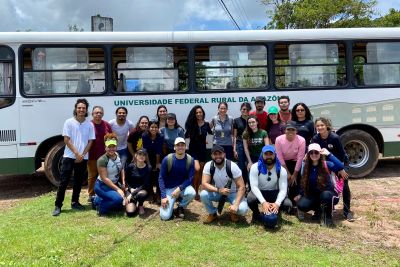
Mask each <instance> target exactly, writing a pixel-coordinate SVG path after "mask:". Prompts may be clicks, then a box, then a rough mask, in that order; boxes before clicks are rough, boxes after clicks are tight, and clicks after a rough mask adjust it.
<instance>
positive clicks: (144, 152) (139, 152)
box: [136, 148, 147, 155]
mask: <svg viewBox="0 0 400 267" xmlns="http://www.w3.org/2000/svg"><path fill="white" fill-rule="evenodd" d="M136 153H138V154H144V155H147V150H146V149H145V148H141V149H139V150H138V151H136Z"/></svg>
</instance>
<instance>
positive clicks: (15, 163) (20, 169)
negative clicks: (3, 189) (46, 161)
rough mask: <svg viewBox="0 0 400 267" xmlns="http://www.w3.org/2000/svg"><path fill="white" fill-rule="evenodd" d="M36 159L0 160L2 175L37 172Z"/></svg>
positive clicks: (0, 172)
mask: <svg viewBox="0 0 400 267" xmlns="http://www.w3.org/2000/svg"><path fill="white" fill-rule="evenodd" d="M34 166H35V158H19V159H0V174H23V173H33V172H35V167H34Z"/></svg>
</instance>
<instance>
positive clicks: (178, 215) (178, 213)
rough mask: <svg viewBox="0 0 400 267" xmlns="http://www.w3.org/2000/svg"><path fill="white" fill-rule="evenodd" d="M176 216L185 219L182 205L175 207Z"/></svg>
mask: <svg viewBox="0 0 400 267" xmlns="http://www.w3.org/2000/svg"><path fill="white" fill-rule="evenodd" d="M176 216H177V217H178V218H181V219H185V210H184V209H183V207H181V206H179V207H178V208H177V209H176Z"/></svg>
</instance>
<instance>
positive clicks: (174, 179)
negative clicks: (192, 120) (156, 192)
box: [158, 137, 196, 221]
mask: <svg viewBox="0 0 400 267" xmlns="http://www.w3.org/2000/svg"><path fill="white" fill-rule="evenodd" d="M174 150H175V153H171V154H169V155H167V156H166V157H165V158H164V159H163V161H162V163H161V169H160V176H159V178H158V183H159V185H160V191H161V207H160V217H161V220H164V221H165V220H169V219H171V217H172V212H173V208H174V203H175V201H176V200H177V199H178V198H179V197H181V198H182V199H181V201H180V202H179V204H178V208H177V209H176V215H177V216H178V217H179V218H182V219H184V218H185V213H184V209H185V208H186V207H187V205H189V203H190V202H191V201H192V200H193V198H194V197H195V195H196V192H195V191H194V188H193V187H192V186H191V184H192V181H193V176H194V161H193V158H192V157H191V156H190V155H189V154H186V152H185V151H186V143H185V139H183V138H182V137H178V138H176V139H175V142H174Z"/></svg>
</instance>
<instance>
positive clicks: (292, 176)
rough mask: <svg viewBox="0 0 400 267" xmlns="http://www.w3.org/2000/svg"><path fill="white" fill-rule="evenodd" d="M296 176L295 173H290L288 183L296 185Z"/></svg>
mask: <svg viewBox="0 0 400 267" xmlns="http://www.w3.org/2000/svg"><path fill="white" fill-rule="evenodd" d="M296 183H297V182H296V177H295V176H294V175H290V177H288V184H289V186H294V185H296Z"/></svg>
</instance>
